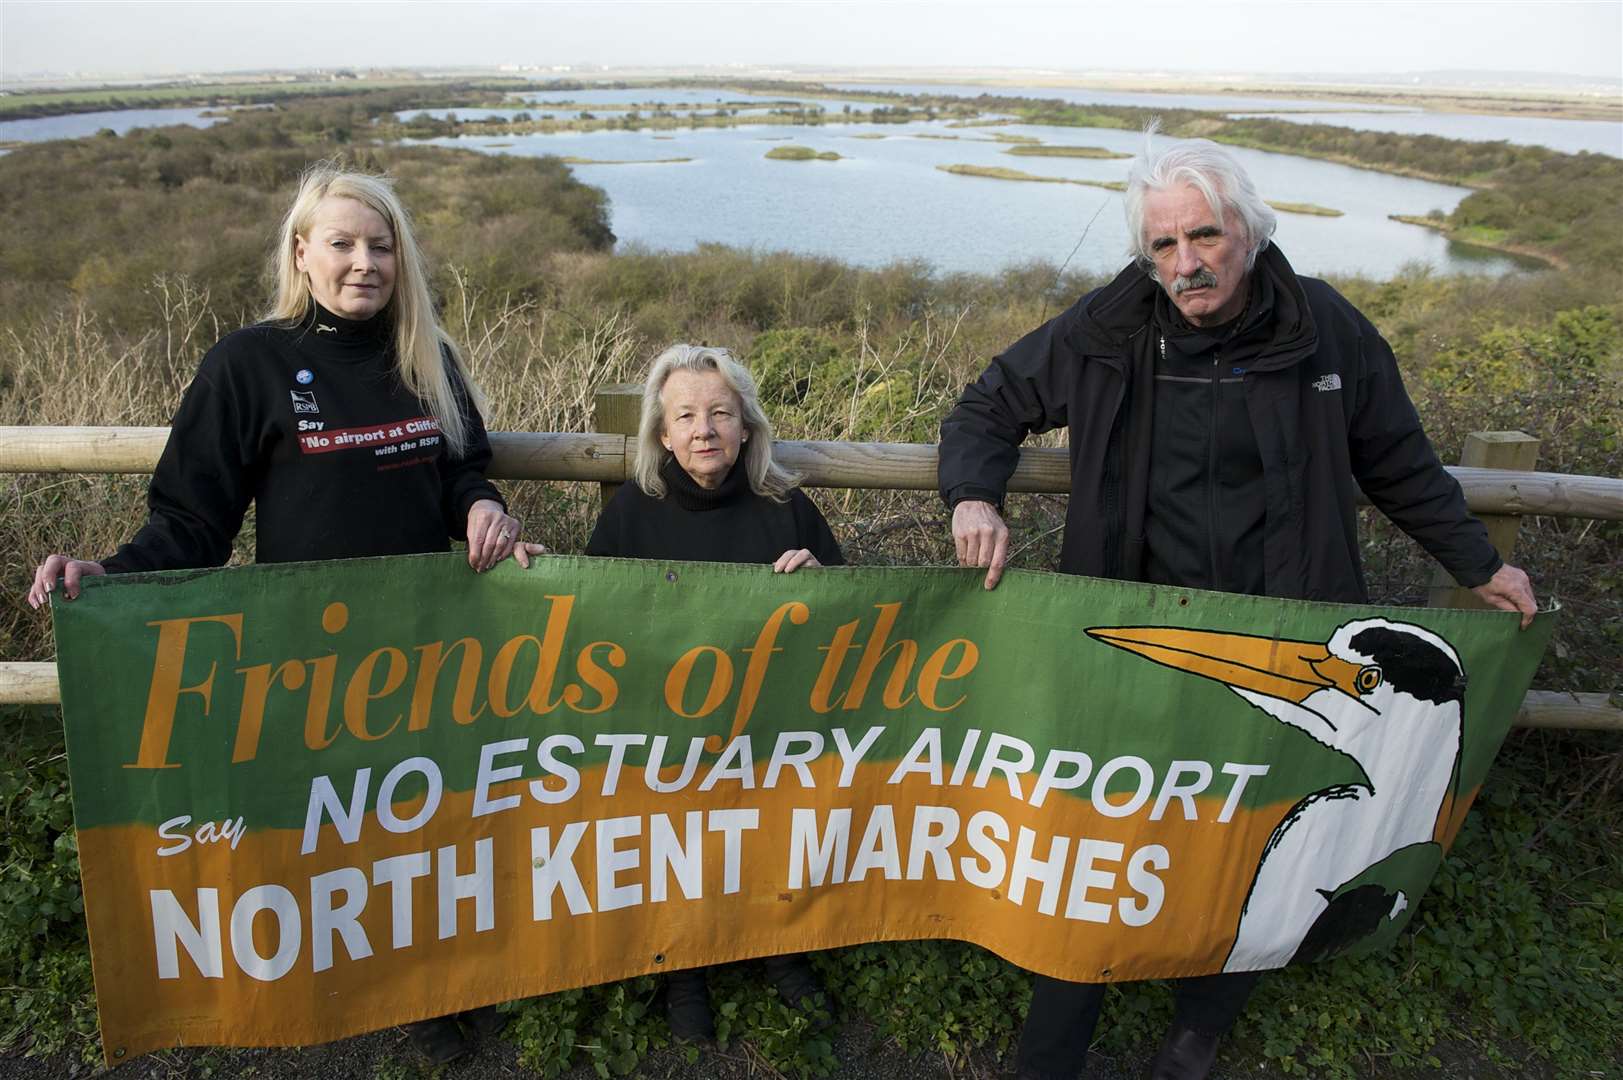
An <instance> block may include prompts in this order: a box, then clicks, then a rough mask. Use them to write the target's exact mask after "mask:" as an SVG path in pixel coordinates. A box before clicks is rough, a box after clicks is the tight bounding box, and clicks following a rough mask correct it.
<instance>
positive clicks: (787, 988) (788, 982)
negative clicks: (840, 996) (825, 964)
mask: <svg viewBox="0 0 1623 1080" xmlns="http://www.w3.org/2000/svg"><path fill="white" fill-rule="evenodd" d="M766 977H767V978H768V979H770V980H772V985H773V986H775V987H777V988H778V997H780V998H782V999H783V1002H784V1004H785V1005H788V1006H789V1007H790V1008H792V1009H811V1008H815V1007H816V1005H817V995H818V994H820V993H822V992H823V988H822V987H821V986H820V985H818V982H817V974H816V972H814V971H812V966H811V963H810V961H808V960H807V959H806V954H805V953H786V954H785V955H783V956H769V957H767V958H766Z"/></svg>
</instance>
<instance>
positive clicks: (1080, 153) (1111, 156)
mask: <svg viewBox="0 0 1623 1080" xmlns="http://www.w3.org/2000/svg"><path fill="white" fill-rule="evenodd" d="M1003 152H1004V153H1005V154H1013V155H1014V156H1015V157H1059V158H1090V159H1093V160H1097V161H1122V160H1125V159H1127V158H1130V157H1132V156H1133V155H1131V154H1118V153H1117V152H1116V151H1114V150H1106V149H1105V148H1104V147H1102V146H1031V145H1025V146H1011V147H1009V148H1008V149H1007V150H1005V151H1003Z"/></svg>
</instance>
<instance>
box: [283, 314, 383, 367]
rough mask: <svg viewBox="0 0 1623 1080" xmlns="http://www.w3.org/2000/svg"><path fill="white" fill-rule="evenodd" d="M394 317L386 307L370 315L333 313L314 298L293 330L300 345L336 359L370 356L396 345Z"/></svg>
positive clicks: (370, 357)
mask: <svg viewBox="0 0 1623 1080" xmlns="http://www.w3.org/2000/svg"><path fill="white" fill-rule="evenodd" d="M393 331H394V320H393V319H392V318H391V317H390V315H389V312H387V311H385V312H382V313H380V314H378V315H375V316H373V317H372V318H370V319H365V320H357V319H346V318H344V317H343V316H342V315H334V314H333V313H332V312H330V311H328V310H327V309H326V308H324V307H322V306H321V305H320V304H318V303H316V302H315V301H314V300H312V301H310V310H309V311H307V312H306V313H305V316H304V318H303V319H301V320H300V321H299V324H298V326H297V327H296V328H295V329H294V333H296V334H297V335H298V338H299V345H300V347H301V348H303V349H305V350H307V351H309V352H311V353H314V354H315V355H316V356H320V357H323V358H327V359H333V360H368V359H372V358H374V357H376V356H378V355H379V354H380V353H383V352H387V351H389V349H390V348H391V346H392V345H393V340H392V339H393Z"/></svg>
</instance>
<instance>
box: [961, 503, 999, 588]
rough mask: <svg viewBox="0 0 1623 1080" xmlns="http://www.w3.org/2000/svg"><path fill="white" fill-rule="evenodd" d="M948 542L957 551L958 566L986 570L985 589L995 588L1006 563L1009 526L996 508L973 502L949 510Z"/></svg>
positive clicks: (987, 504)
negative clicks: (950, 535) (978, 567)
mask: <svg viewBox="0 0 1623 1080" xmlns="http://www.w3.org/2000/svg"><path fill="white" fill-rule="evenodd" d="M952 542H953V544H954V546H956V547H957V548H958V565H959V566H984V567H986V568H987V570H986V587H987V588H988V589H995V588H997V583H998V579H1000V578H1001V577H1003V567H1004V566H1006V565H1007V564H1008V561H1009V527H1008V526H1007V525H1005V524H1003V518H1002V516H1001V515H999V514H998V512H997V507H995V506H993V505H992V504H991V503H989V502H980V501H978V500H975V499H965V500H964V501H963V502H961V503H959V504H958V505H957V506H955V507H953V508H952Z"/></svg>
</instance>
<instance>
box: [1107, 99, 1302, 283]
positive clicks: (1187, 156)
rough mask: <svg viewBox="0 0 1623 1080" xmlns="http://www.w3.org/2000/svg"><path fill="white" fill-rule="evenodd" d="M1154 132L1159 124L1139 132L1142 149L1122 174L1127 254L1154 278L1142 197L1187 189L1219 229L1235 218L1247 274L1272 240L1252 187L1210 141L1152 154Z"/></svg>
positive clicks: (1268, 215)
mask: <svg viewBox="0 0 1623 1080" xmlns="http://www.w3.org/2000/svg"><path fill="white" fill-rule="evenodd" d="M1159 129H1160V121H1159V120H1152V121H1150V123H1149V125H1148V126H1146V127H1145V128H1144V150H1143V152H1142V153H1141V154H1139V156H1138V157H1136V158H1134V159H1133V165H1132V169H1131V171H1130V172H1129V173H1128V175H1127V191H1126V192H1125V194H1123V195H1122V201H1123V202H1124V203H1125V204H1126V208H1127V244H1128V248H1127V253H1128V254H1129V255H1131V256H1132V257H1133V259H1134V261H1136V262H1137V263H1138V265H1139V266H1140V267H1141V268H1143V269H1144V270H1145V271H1146V272H1148V273H1151V274H1153V273H1154V260H1153V259H1152V258H1151V256H1150V252H1149V249H1148V248H1147V247H1146V246H1145V242H1144V196H1145V195H1146V194H1148V193H1149V192H1151V191H1166V190H1167V189H1169V188H1174V187H1180V186H1182V185H1184V184H1188V185H1190V186H1191V187H1193V188H1194V189H1195V190H1196V191H1199V192H1200V193H1201V194H1202V195H1204V196H1205V197H1206V204H1207V205H1208V206H1210V207H1211V208H1212V214H1213V216H1215V217H1216V218H1217V224H1218V227H1219V228H1227V227H1228V226H1226V225H1225V224H1224V219H1225V218H1226V217H1227V216H1228V215H1229V214H1230V213H1233V214H1234V215H1235V216H1236V217H1238V218H1239V219H1240V225H1241V227H1242V228H1244V229H1245V235H1246V242H1247V243H1248V244H1249V245H1250V249H1249V250H1248V251H1247V252H1246V256H1245V268H1246V269H1247V270H1249V269H1251V267H1252V266H1253V265H1254V264H1255V263H1256V261H1257V255H1258V254H1259V253H1261V251H1262V249H1263V248H1265V247H1267V246H1268V239H1269V237H1271V236H1273V235H1274V229H1275V228H1277V227H1278V225H1279V218H1278V216H1277V215H1276V214H1275V213H1274V211H1273V209H1272V208H1271V207H1270V206H1269V205H1268V204H1267V203H1266V202H1264V201H1263V199H1262V196H1261V195H1259V194H1258V193H1257V186H1256V185H1255V184H1253V183H1252V182H1251V177H1250V176H1249V175H1247V173H1246V171H1245V169H1244V168H1242V167H1241V165H1240V163H1239V162H1238V161H1236V160H1234V155H1232V154H1230V153H1229V152H1228V151H1227V150H1225V149H1223V148H1222V147H1221V146H1218V145H1217V144H1216V143H1214V142H1212V141H1211V140H1210V139H1182V140H1180V141H1178V142H1176V143H1173V144H1172V145H1171V146H1169V147H1167V148H1166V149H1165V150H1163V151H1161V152H1160V153H1159V154H1157V153H1156V152H1155V149H1154V145H1153V140H1154V137H1155V134H1156V132H1157V131H1158V130H1159Z"/></svg>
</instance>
